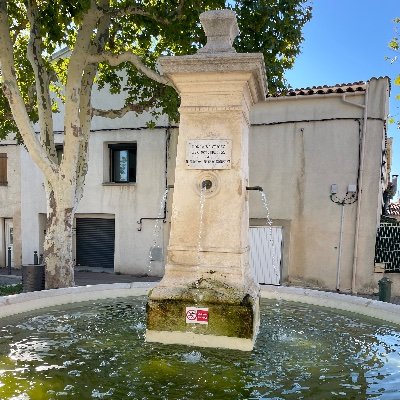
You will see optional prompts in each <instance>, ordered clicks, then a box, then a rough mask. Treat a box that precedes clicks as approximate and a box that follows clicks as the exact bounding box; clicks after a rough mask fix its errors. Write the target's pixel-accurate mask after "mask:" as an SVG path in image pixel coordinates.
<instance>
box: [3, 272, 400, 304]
mask: <svg viewBox="0 0 400 400" xmlns="http://www.w3.org/2000/svg"><path fill="white" fill-rule="evenodd" d="M11 273H12V275H8V270H7V269H6V268H0V285H9V284H13V283H19V282H21V270H20V269H13V270H12V271H11ZM159 280H160V278H154V277H150V276H137V275H120V274H114V273H110V272H109V270H108V271H107V270H104V269H96V270H94V271H87V270H80V269H76V270H75V284H76V285H77V286H86V285H99V284H101V283H124V282H157V281H159ZM362 297H367V298H371V299H374V300H379V299H378V295H377V294H375V295H370V296H362ZM391 303H394V304H399V305H400V297H399V296H398V297H392V299H391Z"/></svg>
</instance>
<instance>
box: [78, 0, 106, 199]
mask: <svg viewBox="0 0 400 400" xmlns="http://www.w3.org/2000/svg"><path fill="white" fill-rule="evenodd" d="M101 3H102V4H101V5H107V4H108V0H101ZM110 22H111V18H110V17H109V16H108V15H104V16H102V17H101V18H100V21H99V24H98V27H97V33H96V37H95V38H94V43H93V45H92V48H93V49H92V50H95V51H103V49H104V47H105V45H106V43H107V39H108V32H109V26H110ZM96 73H97V64H89V65H88V66H87V67H86V69H85V72H84V74H83V77H82V90H81V96H80V107H79V108H80V120H81V126H82V140H81V142H80V148H79V159H78V165H77V168H76V181H77V184H76V197H77V199H78V200H80V199H81V197H82V196H83V186H84V183H85V177H86V173H87V170H88V160H89V146H88V144H89V136H90V125H91V122H92V104H91V102H92V88H93V82H94V79H95V77H96Z"/></svg>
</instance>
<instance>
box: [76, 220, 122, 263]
mask: <svg viewBox="0 0 400 400" xmlns="http://www.w3.org/2000/svg"><path fill="white" fill-rule="evenodd" d="M114 243H115V220H114V219H105V218H77V219H76V264H77V265H79V266H82V267H83V266H84V267H97V268H114V247H115V246H114Z"/></svg>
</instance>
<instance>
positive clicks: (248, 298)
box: [146, 10, 266, 350]
mask: <svg viewBox="0 0 400 400" xmlns="http://www.w3.org/2000/svg"><path fill="white" fill-rule="evenodd" d="M200 22H201V24H202V26H203V28H204V31H205V33H206V35H207V44H206V45H205V46H204V47H203V48H201V49H200V50H199V51H198V52H197V54H195V55H191V56H178V57H162V58H160V60H159V64H160V67H161V69H162V72H163V74H164V75H166V76H167V77H168V78H169V79H171V81H172V82H173V83H174V85H175V87H176V88H177V90H178V91H179V94H180V96H181V106H180V110H179V111H180V126H179V139H178V148H177V159H176V169H175V185H174V195H173V203H172V215H171V232H170V241H169V246H168V252H167V265H166V267H165V276H164V278H163V279H162V280H161V282H160V283H159V285H158V286H157V287H155V288H154V289H153V290H152V291H151V294H150V296H149V300H148V303H147V332H146V340H147V341H148V342H161V343H166V344H172V343H174V344H188V345H195V346H203V347H221V348H233V349H240V350H251V349H252V348H253V344H254V341H255V337H256V335H257V330H258V324H259V288H258V284H257V283H256V282H255V281H254V278H253V277H252V274H251V271H250V267H249V245H248V228H249V209H248V192H247V191H246V187H247V185H248V175H249V173H248V172H249V171H248V170H249V168H248V136H249V111H250V109H251V107H252V106H253V105H254V104H255V103H257V102H259V101H262V100H264V99H265V94H266V75H265V67H264V61H263V56H262V54H239V53H236V51H235V49H234V48H233V47H232V43H233V40H234V39H235V37H236V36H237V35H238V33H239V30H238V25H237V22H236V16H235V13H234V12H233V11H231V10H219V11H207V12H204V13H202V14H201V15H200Z"/></svg>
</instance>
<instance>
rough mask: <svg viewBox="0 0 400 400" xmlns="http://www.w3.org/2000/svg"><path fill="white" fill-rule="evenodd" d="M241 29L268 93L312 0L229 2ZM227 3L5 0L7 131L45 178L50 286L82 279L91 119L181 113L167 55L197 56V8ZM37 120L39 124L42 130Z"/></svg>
mask: <svg viewBox="0 0 400 400" xmlns="http://www.w3.org/2000/svg"><path fill="white" fill-rule="evenodd" d="M229 5H230V6H231V7H233V8H234V9H235V11H236V13H237V15H238V19H239V25H240V28H241V30H242V34H241V36H240V37H239V38H238V40H237V49H238V50H239V51H250V52H257V51H259V52H262V53H263V54H264V56H265V61H266V64H267V66H268V70H269V72H270V74H269V84H270V91H272V92H273V93H274V92H276V91H279V90H282V89H283V88H284V86H285V85H284V78H283V71H284V70H285V69H286V68H289V67H290V66H291V65H292V64H293V62H294V57H295V56H296V54H297V53H298V52H299V46H300V43H301V41H302V34H301V29H302V27H303V26H304V24H305V23H306V22H307V21H308V20H309V18H310V16H311V10H310V7H309V5H308V0H254V1H250V0H238V1H236V2H233V3H232V2H229ZM221 8H225V2H224V1H223V0H190V1H189V0H136V1H133V0H75V1H70V0H14V1H6V0H0V66H1V73H2V76H1V80H2V89H1V90H0V137H1V136H3V137H4V136H5V135H6V134H8V133H10V132H15V133H17V135H19V137H20V139H21V140H23V142H24V144H25V146H26V148H27V150H28V152H29V154H30V156H31V158H32V160H33V161H34V162H35V163H36V164H37V166H38V167H39V168H40V170H41V171H42V173H43V175H44V178H45V182H44V184H45V191H46V199H47V226H46V237H45V241H44V246H43V247H44V256H45V262H46V287H48V288H57V287H64V286H71V285H73V284H74V277H73V267H74V260H73V256H72V226H73V219H74V214H75V210H76V208H77V206H78V204H79V201H80V200H81V198H82V195H83V188H84V182H85V176H86V173H87V168H88V141H89V136H90V125H91V120H92V118H93V116H102V117H108V118H117V117H121V116H123V115H125V114H126V113H127V112H129V111H133V112H136V113H141V112H143V111H144V110H150V111H151V112H152V113H153V114H154V116H155V117H156V116H157V113H166V114H168V115H169V116H170V118H172V119H175V120H177V119H178V113H177V110H178V103H179V98H178V94H177V93H176V92H175V89H174V87H173V83H172V82H170V81H169V80H168V78H166V77H164V76H162V75H160V74H159V72H158V71H157V59H158V58H159V57H160V56H162V55H182V54H193V53H195V52H196V49H197V48H199V47H200V46H202V45H203V44H204V43H205V36H204V33H203V30H202V27H201V25H200V23H199V14H200V13H201V12H203V11H205V10H209V9H221ZM95 81H97V84H98V86H99V87H100V88H101V87H103V86H104V85H106V84H107V85H109V88H110V91H111V93H120V92H124V94H125V98H126V104H125V106H124V107H122V108H121V109H118V110H101V109H96V108H94V107H93V105H92V102H91V94H92V88H93V84H94V83H95ZM59 100H61V101H63V102H64V106H65V109H64V115H63V117H64V136H63V140H64V153H63V158H62V159H61V160H60V161H58V159H57V157H56V149H55V143H54V132H53V131H54V128H53V114H54V112H56V111H57V104H59ZM32 122H38V127H39V135H37V134H36V132H35V131H34V130H33V127H32Z"/></svg>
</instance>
